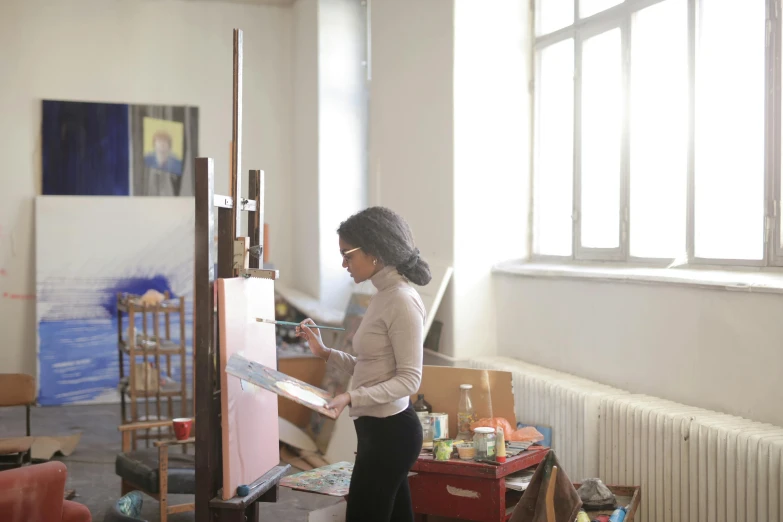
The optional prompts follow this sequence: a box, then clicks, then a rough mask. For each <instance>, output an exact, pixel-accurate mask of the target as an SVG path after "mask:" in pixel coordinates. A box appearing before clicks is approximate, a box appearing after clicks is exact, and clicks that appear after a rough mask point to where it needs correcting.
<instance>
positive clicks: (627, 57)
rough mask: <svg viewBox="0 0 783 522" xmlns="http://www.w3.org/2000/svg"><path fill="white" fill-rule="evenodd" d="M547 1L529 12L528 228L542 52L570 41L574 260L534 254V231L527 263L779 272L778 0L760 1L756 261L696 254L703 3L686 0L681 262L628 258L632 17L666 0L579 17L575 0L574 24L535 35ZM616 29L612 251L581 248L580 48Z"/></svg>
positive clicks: (782, 257) (641, 0) (534, 2)
mask: <svg viewBox="0 0 783 522" xmlns="http://www.w3.org/2000/svg"><path fill="white" fill-rule="evenodd" d="M542 1H544V2H545V1H547V0H531V9H532V10H533V13H532V16H531V19H532V31H533V35H534V37H533V41H532V46H531V55H532V56H531V60H532V63H533V64H534V65H533V68H532V73H533V78H532V79H531V82H530V86H531V104H532V105H533V107H532V109H533V110H532V111H531V115H532V118H531V127H530V137H531V140H530V147H531V149H530V150H531V151H532V154H531V171H530V177H531V188H532V190H531V193H530V205H531V223H532V222H533V220H534V219H535V212H536V206H537V201H536V198H535V193H536V190H535V184H536V181H537V180H536V172H535V161H536V154H537V148H536V147H537V134H536V132H537V126H538V108H539V105H538V104H539V97H538V91H539V89H538V79H539V78H540V69H541V60H540V57H541V51H542V50H543V49H545V48H546V47H549V46H550V45H553V44H556V43H559V42H561V41H564V40H567V39H569V38H573V45H574V118H573V129H574V136H573V169H572V173H573V194H572V198H573V199H572V204H573V209H572V214H571V223H572V233H571V240H572V248H571V255H569V256H557V255H547V254H538V253H536V251H535V247H536V244H537V242H536V241H537V240H536V238H535V235H536V234H537V232H538V231H537V230H536V228H535V226H534V227H533V230H531V233H530V234H529V245H528V246H529V252H530V253H531V254H530V257H531V260H532V261H536V262H578V263H583V262H609V263H615V264H618V265H619V266H624V265H629V264H634V265H643V266H651V267H657V266H660V267H664V266H671V265H672V264H675V263H676V264H677V266H698V267H701V268H704V267H719V268H720V267H722V268H739V269H742V268H751V269H759V268H765V267H783V240H781V230H782V229H783V226H782V225H781V221H782V219H781V209H780V199H781V188H783V181H782V180H781V161H782V158H781V156H782V155H781V147H782V146H783V139H781V132H782V129H781V127H782V126H783V125H781V120H783V114H782V111H781V69H782V68H783V67H782V66H781V47H782V46H781V40H782V38H781V33H783V28H782V27H781V0H765V8H766V9H765V11H766V20H765V24H766V33H767V34H766V47H765V60H764V62H765V64H766V67H765V99H764V113H765V119H764V126H765V129H764V163H763V164H764V216H765V218H764V221H763V223H760V224H759V226H762V227H764V229H763V233H764V234H765V235H764V245H763V248H764V251H763V257H762V259H760V260H741V259H712V258H698V257H696V256H695V246H694V245H695V230H694V227H695V209H694V205H695V197H694V196H695V190H694V189H695V145H696V143H695V113H696V107H695V101H696V67H698V63H697V60H696V57H697V52H698V48H697V46H698V31H699V18H698V17H699V10H698V7H699V3H700V2H701V1H703V0H685V1H686V4H687V7H686V10H687V15H686V16H687V28H688V36H687V42H688V44H687V46H688V49H687V52H688V56H687V67H688V73H687V74H688V94H687V98H688V118H687V119H688V128H687V136H688V138H687V141H688V143H687V154H686V157H687V166H686V176H687V184H686V205H687V208H686V223H685V226H686V231H685V237H686V244H685V245H684V247H685V248H684V250H683V256H682V257H677V258H674V259H672V258H646V257H638V256H633V255H631V253H630V231H631V226H632V224H631V222H630V87H631V74H630V73H631V68H632V67H633V64H632V62H631V45H632V44H631V42H632V36H633V35H632V31H633V19H634V14H635V13H636V12H638V11H641V10H642V9H645V8H647V7H651V6H654V5H656V4H659V3H661V2H664V1H667V0H625V1H624V2H622V3H621V4H619V5H616V6H614V7H611V8H609V9H606V10H604V11H601V12H599V13H596V14H594V15H592V16H589V17H586V18H581V19H580V18H579V3H580V0H573V8H574V23H573V24H571V25H569V26H566V27H563V28H560V29H557V30H555V31H552V32H550V33H546V34H542V35H538V34H537V32H536V30H537V26H538V23H539V18H540V15H539V10H538V9H537V6H538V4H539V3H540V2H542ZM615 27H617V28H619V29H620V31H621V42H622V44H621V45H622V50H621V55H622V60H623V64H622V82H623V88H624V92H623V98H622V105H623V115H622V120H623V123H622V126H621V129H622V138H621V148H620V192H621V194H620V221H619V226H620V230H619V231H618V233H619V235H620V245H619V248H615V249H596V248H589V247H582V246H581V228H582V221H581V186H582V179H581V146H582V140H581V103H582V78H581V73H582V49H583V43H584V41H585V40H586V39H588V38H590V37H592V36H596V35H599V34H602V33H604V32H605V31H608V30H611V29H613V28H615Z"/></svg>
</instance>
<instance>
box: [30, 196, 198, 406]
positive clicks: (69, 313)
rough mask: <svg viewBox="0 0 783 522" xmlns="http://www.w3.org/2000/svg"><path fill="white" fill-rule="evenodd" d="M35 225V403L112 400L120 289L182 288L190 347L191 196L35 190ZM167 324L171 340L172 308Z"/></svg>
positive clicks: (175, 328) (178, 292)
mask: <svg viewBox="0 0 783 522" xmlns="http://www.w3.org/2000/svg"><path fill="white" fill-rule="evenodd" d="M35 232H36V235H35V237H36V299H37V302H36V315H37V321H36V325H37V334H38V335H37V340H38V350H37V354H38V358H37V364H38V379H37V381H38V386H39V390H38V401H39V403H40V404H42V405H59V404H68V403H93V402H117V401H119V394H118V391H117V385H118V382H119V360H118V357H117V314H116V298H117V293H118V292H131V293H135V294H143V293H144V292H146V291H147V290H149V289H154V290H157V291H159V292H164V291H169V292H170V293H171V295H172V296H175V297H178V296H184V297H185V303H186V317H185V320H186V328H185V332H186V345H187V350H188V352H190V350H191V339H190V336H191V333H192V309H193V302H192V293H193V255H194V246H193V245H194V237H195V234H194V201H193V198H184V197H136V198H128V197H103V196H39V197H37V198H36V204H35ZM171 326H172V327H171V330H172V337H173V339H172V340H173V341H175V342H178V341H179V339H178V332H179V331H180V329H179V321H178V318H177V317H176V314H173V315H172V325H171ZM122 328H123V330H124V329H126V328H127V322H126V324H124V325H122ZM191 360H192V358H191V357H190V356H188V357H187V361H186V364H187V368H188V369H187V375H186V376H185V378H186V380H188V381H189V380H190V371H191ZM126 361H127V358H126ZM172 363H173V364H172V370H173V375H171V377H172V378H173V379H174V380H176V381H179V380H180V379H181V378H182V376H181V375H179V370H178V368H179V362H178V361H172ZM126 364H127V363H126ZM126 375H127V373H126Z"/></svg>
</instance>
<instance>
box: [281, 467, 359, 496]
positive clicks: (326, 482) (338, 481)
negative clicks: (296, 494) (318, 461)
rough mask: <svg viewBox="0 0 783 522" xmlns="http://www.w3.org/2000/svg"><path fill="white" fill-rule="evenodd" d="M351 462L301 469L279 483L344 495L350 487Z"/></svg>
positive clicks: (296, 487) (301, 489) (331, 494)
mask: <svg viewBox="0 0 783 522" xmlns="http://www.w3.org/2000/svg"><path fill="white" fill-rule="evenodd" d="M352 473H353V464H351V463H350V462H337V463H336V464H330V465H328V466H323V467H321V468H315V469H312V470H310V471H303V472H302V473H296V474H294V475H289V476H287V477H284V478H283V479H282V480H281V481H280V485H281V486H283V487H286V488H291V489H297V490H299V491H307V492H308V493H319V494H321V495H329V496H332V497H345V496H347V495H348V490H349V489H350V487H351V474H352Z"/></svg>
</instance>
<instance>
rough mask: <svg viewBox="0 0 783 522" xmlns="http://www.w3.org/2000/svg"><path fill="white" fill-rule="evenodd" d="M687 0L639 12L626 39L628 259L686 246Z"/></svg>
mask: <svg viewBox="0 0 783 522" xmlns="http://www.w3.org/2000/svg"><path fill="white" fill-rule="evenodd" d="M687 6H688V4H687V2H686V0H666V1H664V2H662V3H660V4H656V5H654V6H652V7H648V8H647V9H643V10H642V11H639V12H638V13H637V14H636V16H635V19H634V25H633V31H632V33H631V34H632V39H633V41H632V42H631V136H630V139H631V180H630V183H631V187H630V190H631V194H630V197H631V200H630V213H631V216H630V217H631V232H630V253H631V255H632V256H635V257H646V258H669V259H673V258H676V257H679V256H681V255H683V254H684V253H685V251H686V244H685V243H686V240H685V237H686V236H685V231H686V219H687V218H686V215H687V203H686V194H687V186H688V177H687V172H688V170H687V168H688V156H687V150H688V149H687V146H688V60H687V58H688V12H687Z"/></svg>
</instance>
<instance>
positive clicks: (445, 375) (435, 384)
mask: <svg viewBox="0 0 783 522" xmlns="http://www.w3.org/2000/svg"><path fill="white" fill-rule="evenodd" d="M461 384H472V385H473V389H472V390H470V399H471V402H472V403H473V410H474V411H475V412H476V418H477V419H482V418H485V417H493V416H494V417H503V418H504V419H506V420H507V421H508V422H510V423H511V425H512V426H514V427H516V425H517V419H516V414H515V413H514V411H515V408H514V389H513V384H512V381H511V372H504V371H498V370H476V369H473V368H449V367H446V366H425V367H424V368H423V369H422V378H421V386H420V387H419V391H418V393H415V394H413V395H412V396H411V402H413V403H415V402H416V401H417V400H418V395H419V394H424V400H425V401H427V402H428V403H430V405H432V412H433V413H446V414H448V416H449V437H452V438H453V437H456V436H457V432H458V429H457V410H458V409H459V399H460V393H461V390H460V385H461Z"/></svg>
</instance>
